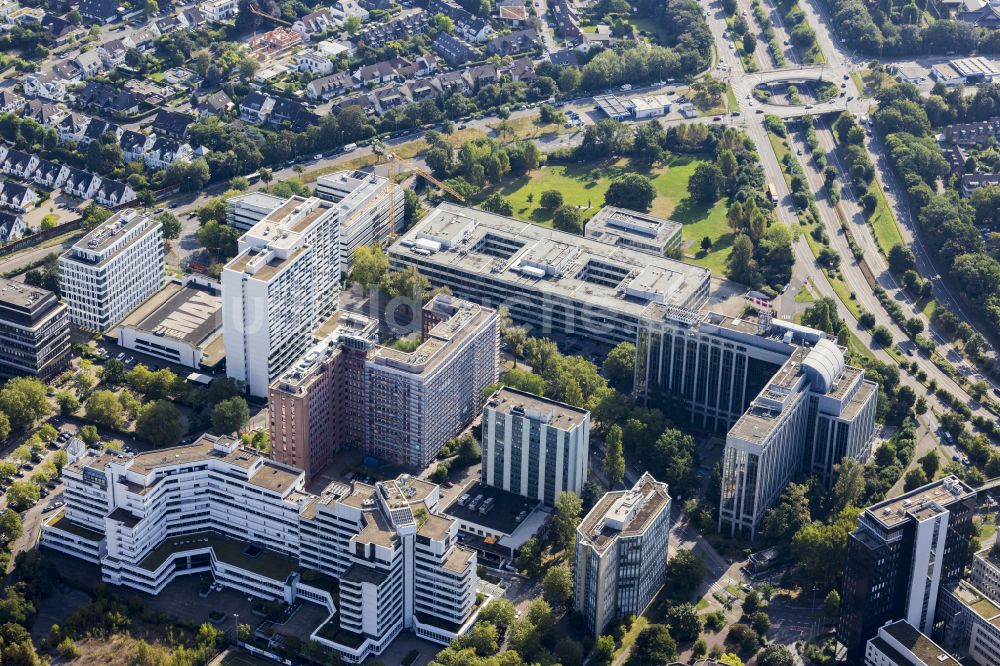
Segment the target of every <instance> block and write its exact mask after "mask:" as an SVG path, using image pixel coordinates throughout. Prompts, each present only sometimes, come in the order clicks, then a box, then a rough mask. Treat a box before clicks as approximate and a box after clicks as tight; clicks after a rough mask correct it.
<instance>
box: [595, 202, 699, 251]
mask: <svg viewBox="0 0 1000 666" xmlns="http://www.w3.org/2000/svg"><path fill="white" fill-rule="evenodd" d="M680 233H681V224H679V223H678V222H674V221H673V220H666V219H663V218H659V217H654V216H652V215H648V214H646V213H639V212H636V211H634V210H629V209H627V208H616V207H614V206H605V207H604V208H602V209H601V210H599V211H597V214H596V215H594V217H592V218H590V219H589V220H588V221H587V225H586V227H585V234H586V236H587V238H593V239H594V240H597V241H602V242H605V243H619V242H620V241H621V240H622V239H629V238H631V239H634V240H635V241H636V242H640V243H643V244H650V245H656V246H658V247H660V248H666V247H667V245H669V243H670V241H671V239H673V238H674V237H676V236H678V235H679V234H680Z"/></svg>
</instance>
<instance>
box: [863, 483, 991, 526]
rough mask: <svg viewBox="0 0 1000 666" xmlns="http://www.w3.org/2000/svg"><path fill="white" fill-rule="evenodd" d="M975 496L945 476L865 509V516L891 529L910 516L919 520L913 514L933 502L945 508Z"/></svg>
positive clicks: (962, 485) (962, 484)
mask: <svg viewBox="0 0 1000 666" xmlns="http://www.w3.org/2000/svg"><path fill="white" fill-rule="evenodd" d="M975 494H976V491H975V490H973V489H972V488H971V487H970V486H968V485H967V484H966V483H965V482H964V481H962V480H960V479H959V478H958V477H955V476H946V477H944V478H941V479H938V480H937V481H933V482H931V483H929V484H927V485H926V486H922V487H920V488H916V489H915V490H911V491H910V492H908V493H904V494H902V495H900V496H899V497H894V498H892V499H888V500H885V501H884V502H879V503H878V504H874V505H872V506H870V507H868V508H867V509H865V514H866V515H867V516H868V517H869V518H872V519H874V520H875V521H877V522H878V523H879V524H881V525H882V526H883V527H885V528H892V527H895V526H897V525H899V524H900V523H902V522H904V521H906V520H908V519H909V518H910V516H914V517H917V518H920V516H919V515H915V512H916V511H917V510H918V509H919V508H920V507H922V506H925V505H926V504H928V503H931V502H933V503H934V504H938V505H940V506H941V507H943V508H947V507H948V506H949V505H950V504H953V503H954V502H958V501H961V500H964V499H966V498H969V497H973V496H975Z"/></svg>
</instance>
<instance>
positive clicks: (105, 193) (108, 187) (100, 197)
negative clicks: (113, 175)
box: [94, 179, 135, 208]
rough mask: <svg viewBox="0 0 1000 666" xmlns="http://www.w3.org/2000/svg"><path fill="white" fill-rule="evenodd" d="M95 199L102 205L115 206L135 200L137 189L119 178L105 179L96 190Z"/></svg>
mask: <svg viewBox="0 0 1000 666" xmlns="http://www.w3.org/2000/svg"><path fill="white" fill-rule="evenodd" d="M94 200H95V201H97V203H99V204H101V205H102V206H107V207H108V208H114V207H116V206H121V205H122V204H127V203H129V202H131V201H135V191H134V190H133V189H132V188H131V187H129V186H128V185H127V184H125V183H120V182H118V181H117V180H111V179H107V180H103V181H101V184H100V185H99V186H98V188H97V190H96V191H95V192H94Z"/></svg>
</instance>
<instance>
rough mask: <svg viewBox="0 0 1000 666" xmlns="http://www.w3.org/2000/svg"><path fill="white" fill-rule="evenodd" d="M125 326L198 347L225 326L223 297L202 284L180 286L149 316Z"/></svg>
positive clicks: (127, 322)
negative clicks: (199, 285) (223, 320)
mask: <svg viewBox="0 0 1000 666" xmlns="http://www.w3.org/2000/svg"><path fill="white" fill-rule="evenodd" d="M124 325H126V326H128V325H131V326H134V327H135V328H136V329H138V330H140V331H145V332H147V333H152V334H154V335H160V336H163V337H167V338H173V339H174V340H180V341H181V342H184V343H187V344H189V345H192V346H199V345H201V344H202V343H203V342H205V341H207V340H208V339H209V338H210V337H212V336H213V335H215V333H217V332H218V331H220V330H221V329H222V296H221V295H219V294H217V293H214V292H212V291H210V290H208V289H205V288H201V287H192V286H186V287H181V288H180V289H178V290H176V291H175V292H174V293H173V295H171V296H170V297H169V298H168V299H167V300H166V302H164V303H163V304H162V305H160V306H159V307H158V308H156V309H155V310H154V311H153V312H152V313H150V314H149V315H147V316H145V317H143V318H142V319H141V320H140V321H138V322H136V323H134V324H133V323H131V322H129V321H128V320H126V323H125V324H124Z"/></svg>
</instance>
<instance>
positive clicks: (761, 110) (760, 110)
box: [755, 109, 764, 114]
mask: <svg viewBox="0 0 1000 666" xmlns="http://www.w3.org/2000/svg"><path fill="white" fill-rule="evenodd" d="M755 113H757V114H761V113H764V109H757V111H756V112H755Z"/></svg>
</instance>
